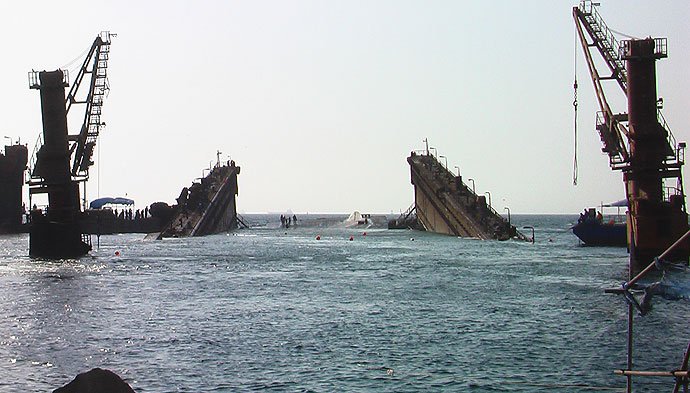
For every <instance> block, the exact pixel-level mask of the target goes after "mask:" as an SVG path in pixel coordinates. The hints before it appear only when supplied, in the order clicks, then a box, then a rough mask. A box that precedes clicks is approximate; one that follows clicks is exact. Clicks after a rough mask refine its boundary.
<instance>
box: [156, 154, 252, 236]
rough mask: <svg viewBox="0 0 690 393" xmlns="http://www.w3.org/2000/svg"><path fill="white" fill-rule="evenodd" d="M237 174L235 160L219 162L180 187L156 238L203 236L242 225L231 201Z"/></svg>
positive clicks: (237, 168)
mask: <svg viewBox="0 0 690 393" xmlns="http://www.w3.org/2000/svg"><path fill="white" fill-rule="evenodd" d="M239 173H240V167H239V166H237V165H235V161H229V162H227V163H225V164H221V163H220V161H219V162H218V163H217V164H216V166H215V167H214V168H213V169H212V170H211V172H210V173H209V174H208V175H207V176H206V177H204V178H202V179H201V181H200V182H198V183H197V182H195V183H193V184H192V185H191V186H190V187H185V188H183V189H182V192H181V193H180V196H179V197H178V198H177V204H176V205H174V206H173V207H172V208H171V211H170V213H169V217H170V218H169V220H167V224H166V225H164V227H163V230H162V231H161V232H160V234H159V235H158V239H162V238H166V237H188V236H205V235H211V234H214V233H220V232H227V231H231V230H233V229H237V228H238V226H245V224H244V222H243V221H242V219H241V217H240V216H239V215H238V214H237V205H236V202H235V196H236V195H237V193H238V187H237V175H239Z"/></svg>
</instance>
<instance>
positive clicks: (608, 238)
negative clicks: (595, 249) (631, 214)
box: [573, 220, 628, 247]
mask: <svg viewBox="0 0 690 393" xmlns="http://www.w3.org/2000/svg"><path fill="white" fill-rule="evenodd" d="M573 233H574V234H575V236H577V237H578V238H579V239H580V240H581V241H582V242H583V243H584V244H585V245H587V246H608V247H627V245H628V238H627V233H626V228H625V224H624V223H615V224H609V223H603V222H599V221H590V220H588V221H583V222H579V223H577V224H576V225H575V226H573Z"/></svg>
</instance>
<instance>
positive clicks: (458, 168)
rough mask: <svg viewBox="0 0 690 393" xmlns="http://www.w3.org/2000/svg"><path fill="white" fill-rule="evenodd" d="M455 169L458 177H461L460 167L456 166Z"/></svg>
mask: <svg viewBox="0 0 690 393" xmlns="http://www.w3.org/2000/svg"><path fill="white" fill-rule="evenodd" d="M454 168H455V169H457V170H458V177H460V167H459V166H457V165H455V166H454Z"/></svg>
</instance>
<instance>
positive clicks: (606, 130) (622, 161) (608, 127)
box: [573, 0, 684, 187]
mask: <svg viewBox="0 0 690 393" xmlns="http://www.w3.org/2000/svg"><path fill="white" fill-rule="evenodd" d="M596 6H597V3H593V2H592V1H590V0H585V1H581V2H580V4H579V6H578V7H575V8H573V18H574V19H575V26H576V28H577V33H578V36H579V41H580V43H581V44H582V49H583V52H584V54H585V59H586V60H587V66H588V68H589V72H590V76H591V78H592V83H593V84H594V90H595V93H596V96H597V101H598V103H599V108H600V109H601V110H600V111H599V112H597V115H596V129H597V131H598V132H599V136H600V137H601V141H602V143H603V147H602V151H603V152H604V153H606V154H607V155H608V156H609V164H610V166H611V168H612V169H614V170H622V171H626V170H627V169H629V167H630V150H629V139H630V131H629V127H628V114H627V113H626V112H620V113H614V112H613V110H612V109H611V106H610V105H609V103H608V100H607V99H606V94H605V89H604V87H603V84H602V82H603V81H608V80H613V81H615V82H617V84H618V86H619V87H620V89H621V90H622V91H623V94H625V95H627V94H628V73H627V71H626V69H625V62H624V54H625V53H627V51H628V48H629V45H630V41H628V40H623V41H620V42H619V41H618V40H617V39H616V37H615V36H614V34H613V32H612V31H611V29H610V28H609V27H608V26H607V25H606V23H605V22H604V20H603V19H602V17H601V15H600V14H599V13H598V12H597V8H596ZM585 33H586V34H587V35H588V36H589V38H587V36H586V35H585ZM654 44H655V45H654V55H655V56H656V57H657V58H665V57H667V40H666V38H655V39H654ZM592 48H596V50H597V52H598V53H599V55H600V56H601V59H603V61H604V63H605V64H606V66H607V67H608V71H609V72H610V74H608V75H606V74H604V73H603V72H599V70H598V69H597V66H596V64H595V61H594V56H593V54H592ZM657 116H658V120H659V124H660V125H661V127H662V128H663V130H664V132H665V133H666V135H667V146H666V156H665V158H664V164H665V165H664V166H665V168H666V171H665V175H666V176H665V177H678V178H679V187H682V181H681V180H682V179H681V178H680V176H681V174H680V167H681V166H682V165H683V161H684V154H683V149H682V148H683V147H684V144H681V145H680V147H679V145H678V144H677V142H676V139H675V137H674V136H673V133H672V132H671V130H670V129H669V126H668V123H667V122H666V120H665V119H664V117H663V115H662V113H661V107H660V105H659V107H658V109H657Z"/></svg>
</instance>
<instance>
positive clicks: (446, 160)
mask: <svg viewBox="0 0 690 393" xmlns="http://www.w3.org/2000/svg"><path fill="white" fill-rule="evenodd" d="M438 158H443V159H444V161H445V162H446V170H448V157H446V156H438Z"/></svg>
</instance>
